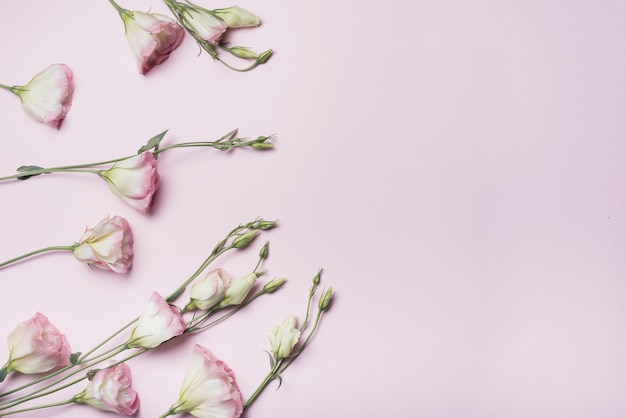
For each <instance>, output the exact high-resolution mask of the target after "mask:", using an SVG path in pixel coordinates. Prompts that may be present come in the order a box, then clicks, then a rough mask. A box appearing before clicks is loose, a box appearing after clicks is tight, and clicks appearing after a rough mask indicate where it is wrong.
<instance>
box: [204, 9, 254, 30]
mask: <svg viewBox="0 0 626 418" xmlns="http://www.w3.org/2000/svg"><path fill="white" fill-rule="evenodd" d="M213 13H214V14H215V16H217V17H218V18H220V19H222V20H223V21H224V23H226V24H227V25H228V27H229V28H250V27H254V26H259V25H260V24H261V19H260V18H259V17H258V16H257V15H255V14H252V13H250V12H249V11H247V10H246V9H242V8H241V7H239V6H233V7H228V8H225V9H215V10H213Z"/></svg>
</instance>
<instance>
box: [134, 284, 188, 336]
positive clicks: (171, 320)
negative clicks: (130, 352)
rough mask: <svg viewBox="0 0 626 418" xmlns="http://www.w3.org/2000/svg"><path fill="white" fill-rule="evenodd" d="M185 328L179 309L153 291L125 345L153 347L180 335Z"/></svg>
mask: <svg viewBox="0 0 626 418" xmlns="http://www.w3.org/2000/svg"><path fill="white" fill-rule="evenodd" d="M185 328H186V326H185V321H184V320H183V317H182V316H181V314H180V309H178V308H177V307H176V306H172V305H170V304H168V303H167V301H165V299H163V296H161V295H160V294H158V293H157V292H154V293H152V297H151V298H150V301H149V302H148V306H147V307H146V309H145V310H144V311H143V313H142V314H141V316H140V317H139V319H138V320H137V325H135V328H134V329H133V332H132V334H131V336H130V339H129V340H128V342H127V343H126V346H127V347H129V348H132V347H142V348H154V347H156V346H158V345H159V344H161V343H163V342H165V341H167V340H169V339H171V338H174V337H176V336H178V335H181V334H182V333H183V332H184V331H185Z"/></svg>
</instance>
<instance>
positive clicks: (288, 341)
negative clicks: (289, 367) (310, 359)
mask: <svg viewBox="0 0 626 418" xmlns="http://www.w3.org/2000/svg"><path fill="white" fill-rule="evenodd" d="M299 338H300V330H299V329H297V328H296V317H295V316H294V315H291V314H289V315H287V316H286V317H285V319H284V320H283V322H282V323H281V324H280V326H276V327H274V328H272V331H271V332H270V343H271V345H272V354H273V355H274V359H276V360H280V359H283V358H285V357H287V356H288V355H289V354H291V350H293V347H294V346H295V345H296V344H297V343H298V339H299Z"/></svg>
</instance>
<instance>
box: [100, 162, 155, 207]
mask: <svg viewBox="0 0 626 418" xmlns="http://www.w3.org/2000/svg"><path fill="white" fill-rule="evenodd" d="M100 177H102V178H103V179H105V180H106V181H107V183H108V184H109V188H110V189H111V191H112V192H113V193H114V194H115V195H117V196H118V197H119V198H120V199H122V200H123V201H124V202H126V203H128V204H129V205H131V206H132V207H133V208H135V209H137V210H138V211H139V212H140V213H147V212H148V211H149V210H150V208H151V207H152V202H153V200H154V194H155V193H156V191H157V189H158V188H159V182H160V178H159V171H158V169H157V161H156V159H155V158H154V155H153V154H152V153H151V152H150V151H145V152H143V153H141V154H139V155H136V156H134V157H130V158H126V159H124V160H122V161H118V162H116V163H115V164H113V167H111V168H110V169H108V170H105V171H100Z"/></svg>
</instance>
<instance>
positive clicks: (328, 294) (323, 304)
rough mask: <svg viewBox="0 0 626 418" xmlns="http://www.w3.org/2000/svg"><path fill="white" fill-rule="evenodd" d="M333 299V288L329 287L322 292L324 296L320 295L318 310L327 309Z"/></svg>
mask: <svg viewBox="0 0 626 418" xmlns="http://www.w3.org/2000/svg"><path fill="white" fill-rule="evenodd" d="M332 298H333V288H332V287H329V288H328V289H326V291H325V292H324V294H323V295H322V297H321V298H320V301H319V304H318V306H319V308H320V311H325V310H327V309H328V307H329V306H330V301H331V300H332Z"/></svg>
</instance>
